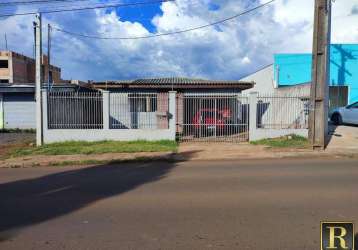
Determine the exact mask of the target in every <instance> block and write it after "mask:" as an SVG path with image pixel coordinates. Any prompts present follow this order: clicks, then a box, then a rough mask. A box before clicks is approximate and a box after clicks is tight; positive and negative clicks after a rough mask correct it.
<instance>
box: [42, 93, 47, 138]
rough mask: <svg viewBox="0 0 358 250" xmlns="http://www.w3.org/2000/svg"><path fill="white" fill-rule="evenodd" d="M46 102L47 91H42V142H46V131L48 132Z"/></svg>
mask: <svg viewBox="0 0 358 250" xmlns="http://www.w3.org/2000/svg"><path fill="white" fill-rule="evenodd" d="M47 110H48V100H47V90H42V133H43V142H44V143H46V141H47V138H46V137H47V130H48V111H47Z"/></svg>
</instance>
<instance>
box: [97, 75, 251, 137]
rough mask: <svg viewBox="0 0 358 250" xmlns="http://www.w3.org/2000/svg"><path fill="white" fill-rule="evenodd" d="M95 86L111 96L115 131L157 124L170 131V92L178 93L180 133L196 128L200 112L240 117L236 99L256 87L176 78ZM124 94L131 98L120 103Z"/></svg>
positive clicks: (126, 81) (242, 83)
mask: <svg viewBox="0 0 358 250" xmlns="http://www.w3.org/2000/svg"><path fill="white" fill-rule="evenodd" d="M92 86H93V88H95V89H101V90H108V91H110V92H111V108H110V110H111V112H110V113H111V114H110V116H111V117H110V118H111V124H112V127H114V128H142V129H145V128H147V127H148V124H149V126H152V125H153V124H156V126H157V128H165V127H167V126H168V119H167V118H168V117H167V116H166V115H167V114H166V112H167V106H168V105H167V102H168V92H169V91H176V92H177V93H176V96H177V98H176V99H177V101H176V106H177V107H176V114H177V117H176V122H177V132H178V133H182V132H183V131H184V130H185V127H192V126H193V125H192V123H193V120H194V117H195V115H197V114H198V112H213V111H215V112H221V111H222V110H223V109H224V108H230V109H231V110H232V112H233V113H235V115H237V114H238V113H239V112H235V111H236V110H238V105H239V101H238V98H237V97H236V96H238V95H241V92H242V91H243V90H246V89H250V88H252V87H253V86H254V83H253V82H251V81H236V80H231V81H229V80H204V79H192V78H177V77H173V78H152V79H137V80H123V81H105V82H92ZM115 93H118V94H117V95H116V94H115ZM123 93H127V94H128V96H127V98H125V99H123V98H122V99H119V98H120V96H123ZM143 93H145V94H143ZM228 96H231V98H228ZM115 100H117V101H115ZM116 106H121V107H123V106H127V108H124V109H125V110H126V112H127V113H125V112H124V111H123V108H122V110H120V111H118V112H117V110H116ZM149 114H151V115H149ZM184 114H185V115H184ZM133 115H135V117H133Z"/></svg>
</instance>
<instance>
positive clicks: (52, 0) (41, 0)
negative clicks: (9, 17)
mask: <svg viewBox="0 0 358 250" xmlns="http://www.w3.org/2000/svg"><path fill="white" fill-rule="evenodd" d="M84 1H91V0H38V1H16V2H2V3H0V5H20V4H42V3H58V2H84Z"/></svg>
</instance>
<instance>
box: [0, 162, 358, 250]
mask: <svg viewBox="0 0 358 250" xmlns="http://www.w3.org/2000/svg"><path fill="white" fill-rule="evenodd" d="M0 197H1V198H0V249H2V250H4V249H27V250H28V249H36V250H39V249H75V250H80V249H116V250H117V249H272V250H279V249H290V250H293V249H299V250H303V249H309V250H314V249H319V241H320V233H319V227H320V221H321V220H333V221H337V220H339V221H341V220H344V221H345V220H348V221H350V220H353V221H355V222H358V161H357V160H353V159H352V160H337V159H336V160H335V159H326V160H263V161H245V162H237V161H236V162H233V161H220V162H215V161H211V162H197V161H196V162H193V161H186V162H181V163H165V162H152V163H139V164H121V165H117V166H114V165H113V166H98V167H91V168H67V167H66V168H64V167H61V168H55V167H52V168H50V167H49V168H28V169H0Z"/></svg>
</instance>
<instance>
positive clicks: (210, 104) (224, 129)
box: [177, 93, 249, 142]
mask: <svg viewBox="0 0 358 250" xmlns="http://www.w3.org/2000/svg"><path fill="white" fill-rule="evenodd" d="M248 118H249V105H248V97H245V96H241V94H237V93H234V94H226V93H225V94H223V93H219V94H179V95H178V96H177V134H178V136H179V140H180V141H210V142H211V141H213V142H244V141H248V139H249V133H248V130H249V126H248V122H249V119H248Z"/></svg>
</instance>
